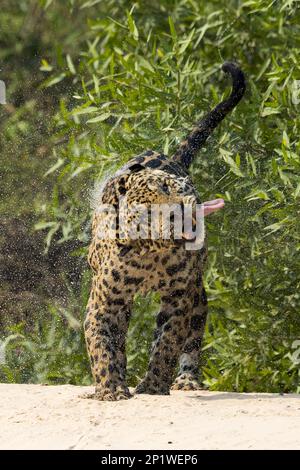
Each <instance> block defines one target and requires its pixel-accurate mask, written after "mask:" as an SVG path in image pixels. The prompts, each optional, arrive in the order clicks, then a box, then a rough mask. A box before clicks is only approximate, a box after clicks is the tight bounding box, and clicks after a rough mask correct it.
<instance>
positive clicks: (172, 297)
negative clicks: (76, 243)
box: [84, 63, 245, 400]
mask: <svg viewBox="0 0 300 470" xmlns="http://www.w3.org/2000/svg"><path fill="white" fill-rule="evenodd" d="M223 69H224V70H225V71H227V72H229V73H230V74H231V76H232V78H233V90H232V93H231V96H230V98H229V99H228V100H226V101H224V102H223V103H220V105H218V106H217V107H216V108H215V109H214V110H212V111H211V113H209V115H208V116H206V117H205V118H204V120H202V121H201V122H200V123H199V124H198V125H197V126H196V128H195V129H194V130H193V131H192V133H191V134H190V136H189V137H188V138H187V139H186V140H185V141H184V142H183V144H181V146H180V147H179V149H178V151H177V152H176V153H175V155H174V156H173V158H172V159H168V158H167V156H165V155H163V154H160V153H157V152H154V151H152V150H147V151H146V152H144V153H143V154H141V155H139V156H137V157H135V158H134V159H132V160H130V161H129V162H128V163H127V164H126V165H124V166H123V167H122V168H121V169H120V170H119V171H117V172H116V173H115V174H114V175H113V176H112V177H110V178H109V179H108V180H107V181H106V182H105V184H104V185H103V187H102V188H101V191H100V192H98V193H97V195H96V197H95V201H94V204H95V207H96V210H95V213H94V218H93V230H92V232H93V233H92V242H91V245H90V249H89V264H90V266H91V268H92V270H93V280H92V288H91V294H90V298H89V302H88V306H87V316H86V321H85V325H84V328H85V335H86V343H87V349H88V353H89V357H90V362H91V367H92V372H93V376H94V380H95V383H96V390H95V398H97V399H99V400H120V399H126V398H129V397H130V392H129V390H128V387H127V385H126V354H125V341H126V333H127V329H128V324H129V321H130V316H131V310H132V304H133V298H134V296H135V294H136V293H137V292H140V293H142V294H146V293H147V292H149V291H159V292H160V295H161V308H160V312H159V313H158V315H157V318H156V329H155V331H154V339H153V343H152V348H151V354H150V361H149V367H148V371H147V373H146V375H145V377H144V378H143V380H142V381H141V383H140V384H139V385H138V386H137V388H136V393H149V394H169V391H170V388H171V387H172V388H173V389H181V390H194V389H197V388H199V383H198V363H199V355H200V348H201V340H202V336H203V332H204V327H205V322H206V317H207V296H206V293H205V289H204V285H203V277H202V274H203V266H204V260H205V257H206V248H205V246H204V247H203V248H202V249H201V250H197V251H193V250H192V251H189V250H187V249H186V244H185V243H183V242H184V240H175V239H173V238H172V237H171V239H170V240H163V239H158V240H151V239H142V240H141V239H140V240H131V239H121V237H120V236H119V237H117V238H116V239H115V240H102V239H99V238H98V236H97V228H98V227H99V224H100V223H101V220H102V219H101V218H103V214H101V213H99V212H98V211H97V207H98V206H100V205H101V204H112V205H113V206H115V207H117V206H118V201H119V198H120V197H121V196H125V195H126V198H127V201H128V204H129V205H131V204H138V203H143V204H145V205H146V206H150V205H151V204H162V203H174V202H176V203H179V204H180V203H182V204H186V203H192V204H195V203H200V198H199V195H198V193H197V191H196V189H195V187H194V186H193V183H192V180H191V178H190V177H189V175H188V173H187V170H188V166H189V165H190V163H191V161H192V158H193V156H194V155H195V153H196V151H197V150H199V148H200V147H201V146H202V145H203V143H204V141H205V140H206V139H207V137H208V135H209V133H210V132H211V131H212V130H213V128H214V127H216V125H217V124H218V122H220V121H221V120H222V119H223V118H224V117H225V115H226V114H227V113H228V112H229V111H231V110H232V109H233V107H234V106H236V104H237V102H238V101H239V100H240V99H241V97H242V95H243V93H244V89H245V84H244V77H243V74H242V72H241V71H240V69H239V68H238V67H237V66H235V65H234V64H228V63H226V64H224V66H223ZM178 364H179V369H178V375H177V377H176V378H175V381H174V371H175V370H176V366H177V365H178ZM172 383H173V385H172Z"/></svg>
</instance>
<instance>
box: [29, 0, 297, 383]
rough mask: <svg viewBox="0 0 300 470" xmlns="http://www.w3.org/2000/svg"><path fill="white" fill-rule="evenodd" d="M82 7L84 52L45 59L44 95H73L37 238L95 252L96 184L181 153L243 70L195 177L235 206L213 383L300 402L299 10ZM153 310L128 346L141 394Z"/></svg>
mask: <svg viewBox="0 0 300 470" xmlns="http://www.w3.org/2000/svg"><path fill="white" fill-rule="evenodd" d="M47 3H48V5H47V6H48V8H47V11H48V12H49V11H51V9H53V11H55V8H57V6H56V2H47ZM72 8H73V10H74V9H76V8H77V9H78V11H81V12H85V15H86V18H88V20H87V23H82V24H81V25H80V30H81V32H82V34H83V35H84V37H85V38H87V42H86V44H85V45H82V44H81V43H80V47H78V48H77V49H75V48H74V49H73V50H72V52H70V50H68V47H65V44H63V46H62V49H61V50H60V54H59V60H57V61H54V60H52V61H49V60H48V61H47V60H46V58H45V57H40V59H41V62H40V63H41V71H42V72H43V73H44V74H45V81H44V87H45V88H44V89H45V90H48V91H49V92H51V90H53V93H54V91H55V90H57V87H59V89H64V87H66V90H67V91H68V93H64V94H61V95H60V96H59V107H57V112H56V114H55V119H54V125H55V134H54V136H52V138H51V139H52V142H54V144H55V145H54V147H55V151H54V152H53V155H52V158H51V162H50V160H49V165H48V168H47V175H48V176H47V178H49V180H50V181H52V182H53V196H52V199H51V200H50V199H48V201H46V203H44V204H43V205H42V206H40V222H39V225H37V227H36V228H37V229H41V228H42V229H44V230H48V235H47V239H46V243H47V246H48V247H49V246H50V245H51V243H54V239H53V237H54V235H55V239H56V240H58V241H59V243H64V242H66V241H70V240H75V239H79V240H81V241H82V242H83V243H85V244H87V241H88V238H89V220H90V215H91V214H90V209H89V190H90V189H91V188H92V185H93V181H94V180H95V179H97V178H102V177H103V176H104V175H105V174H106V173H107V172H112V171H114V170H115V169H116V168H117V167H119V166H120V165H121V164H122V163H124V162H125V161H126V160H127V159H129V158H130V157H131V156H133V155H135V154H137V153H139V152H141V151H143V150H145V149H147V148H153V149H157V150H161V151H163V152H165V153H168V154H169V155H171V154H172V152H173V151H174V149H175V148H176V145H177V144H178V143H179V141H180V140H181V138H182V137H183V136H184V135H185V134H186V133H187V131H188V130H190V129H191V127H192V126H193V124H194V122H195V121H196V120H197V119H199V118H200V117H201V116H202V115H203V113H204V112H206V111H207V110H208V109H210V108H211V107H213V106H214V105H215V104H216V103H217V102H219V101H220V100H221V99H222V97H224V96H225V95H226V94H227V93H228V91H229V90H228V86H227V85H228V82H227V80H226V78H224V77H223V76H222V74H221V72H220V70H219V67H220V64H221V63H222V62H223V61H224V60H232V59H234V60H237V61H238V62H239V63H240V65H241V66H242V68H243V70H244V71H245V73H246V75H247V81H248V91H247V94H246V96H245V98H244V99H243V102H242V103H241V104H240V105H239V106H238V108H237V109H236V110H235V111H234V113H232V114H231V115H230V116H229V117H228V118H227V119H226V121H225V122H224V123H223V124H222V125H221V126H220V127H219V128H218V129H217V130H216V131H215V132H214V135H213V136H212V138H210V140H209V142H208V144H207V147H206V149H204V150H203V151H202V152H201V154H200V155H199V157H198V159H197V161H196V162H195V163H194V166H193V169H192V174H193V177H194V180H195V182H196V185H197V187H198V188H199V191H200V193H201V195H202V197H203V200H205V199H208V198H214V197H223V198H224V199H225V201H226V207H225V209H224V210H223V211H222V213H220V214H217V215H214V216H211V218H209V219H208V220H207V223H206V226H207V232H208V239H209V250H210V255H209V266H208V270H207V274H206V285H207V290H208V293H209V305H210V316H209V323H208V326H207V331H206V337H205V345H204V367H203V380H204V383H205V384H206V385H207V386H208V387H210V388H211V389H214V390H237V391H274V392H275V391H277V392H278V391H298V392H299V376H300V364H299V344H298V341H299V337H300V316H299V307H300V305H299V304H300V302H299V279H300V276H299V272H300V269H299V268H300V266H299V264H300V258H299V249H300V243H299V233H300V230H299V229H300V222H299V196H300V186H299V167H300V159H299V148H300V141H299V137H298V135H299V127H300V118H299V106H300V105H299V104H297V103H296V102H295V83H296V82H295V80H299V79H300V65H299V64H300V52H299V47H298V43H299V36H300V26H299V24H300V10H299V7H298V5H297V3H296V2H279V1H275V2H274V1H273V2H272V1H270V2H267V1H264V0H253V1H252V0H251V1H247V2H241V1H237V0H230V1H228V2H226V4H225V3H222V2H220V0H212V1H210V2H197V1H194V0H162V1H158V0H154V1H153V2H151V4H147V8H145V3H144V2H143V1H137V2H136V3H134V4H133V3H132V2H129V1H126V0H122V1H116V0H108V1H107V2H105V3H104V2H94V1H93V2H84V1H77V2H76V1H75V0H74V1H73V2H72ZM76 41H78V44H79V39H76ZM42 59H44V60H42ZM296 91H297V90H296ZM140 302H142V300H140ZM143 302H146V303H144V304H140V305H142V307H140V309H139V310H138V311H139V315H138V316H136V317H134V320H133V323H132V325H133V326H132V330H131V333H130V336H129V342H128V352H129V377H130V381H131V383H135V382H136V380H137V378H138V377H140V376H141V375H142V372H143V370H144V368H145V364H146V358H147V353H146V350H147V347H146V345H149V343H150V334H151V333H150V330H151V329H152V325H153V321H152V320H151V321H150V318H152V317H153V315H152V308H153V309H155V307H153V304H152V303H151V302H150V301H149V302H150V304H149V305H148V304H147V302H148V301H147V300H145V301H143ZM150 305H151V308H150ZM150 324H151V325H150ZM150 326H151V328H150ZM134 332H135V333H134ZM59 334H60V333H59ZM62 334H63V335H64V334H65V332H63V333H62ZM77 334H79V332H78V333H77ZM80 334H81V333H80ZM134 334H135V335H136V336H134ZM141 335H142V337H143V339H142V346H138V345H137V344H136V338H137V336H141Z"/></svg>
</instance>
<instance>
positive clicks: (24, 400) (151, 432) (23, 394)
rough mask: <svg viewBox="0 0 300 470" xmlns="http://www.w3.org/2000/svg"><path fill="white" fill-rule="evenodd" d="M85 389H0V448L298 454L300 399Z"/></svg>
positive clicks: (23, 387)
mask: <svg viewBox="0 0 300 470" xmlns="http://www.w3.org/2000/svg"><path fill="white" fill-rule="evenodd" d="M91 390H92V388H91V387H76V386H72V385H63V386H43V385H18V384H13V385H7V384H0V404H1V405H0V448H1V449H181V450H182V449H186V450H188V449H300V395H285V396H279V395H275V394H274V395H272V394H239V393H222V392H207V391H202V390H201V391H197V392H173V393H172V394H171V396H150V395H139V396H135V397H134V398H132V399H131V400H128V401H121V402H97V401H95V400H91V399H83V398H81V397H80V396H81V395H82V394H83V393H85V392H87V391H88V392H89V391H91Z"/></svg>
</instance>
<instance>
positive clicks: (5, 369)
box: [0, 281, 91, 385]
mask: <svg viewBox="0 0 300 470" xmlns="http://www.w3.org/2000/svg"><path fill="white" fill-rule="evenodd" d="M83 285H84V288H83V290H82V293H81V298H80V299H79V300H80V301H81V302H78V299H77V298H75V296H74V293H73V292H72V291H70V299H69V308H68V309H67V308H63V307H61V306H60V307H54V306H50V307H49V310H50V319H49V318H46V319H45V318H43V319H40V320H39V321H37V323H36V325H35V328H34V329H33V331H32V332H30V333H28V332H27V333H25V332H24V324H19V325H16V326H14V327H11V333H10V335H8V336H7V337H6V338H5V339H4V340H2V342H1V343H0V350H1V354H2V357H3V358H5V361H1V363H0V381H1V382H17V383H44V384H63V383H70V384H82V385H88V384H90V383H91V374H90V365H89V361H88V357H87V353H86V347H85V341H84V334H83V328H82V324H83V312H84V307H85V304H86V302H87V295H88V290H87V281H86V282H85V283H83Z"/></svg>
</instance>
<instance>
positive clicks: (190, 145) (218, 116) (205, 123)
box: [172, 62, 246, 168]
mask: <svg viewBox="0 0 300 470" xmlns="http://www.w3.org/2000/svg"><path fill="white" fill-rule="evenodd" d="M222 70H223V71H224V72H225V73H229V74H230V75H231V78H232V91H231V95H230V96H229V98H228V99H227V100H225V101H222V102H221V103H220V104H218V105H217V106H216V107H215V108H214V109H213V110H212V111H210V112H209V113H208V114H207V115H206V116H204V118H203V119H201V121H199V123H198V124H197V125H196V127H195V128H194V129H193V130H192V132H191V133H190V134H189V135H188V136H187V138H186V139H185V140H184V141H183V142H182V143H181V144H180V146H179V147H178V149H177V150H176V152H175V154H174V155H173V157H172V159H173V160H175V161H176V162H178V163H180V164H181V165H183V166H184V167H185V168H188V167H189V166H190V164H191V163H192V160H193V158H194V156H195V155H196V153H197V152H198V150H200V149H201V147H202V146H203V144H204V143H205V141H206V139H207V138H208V137H209V135H210V134H211V133H212V131H213V130H214V129H215V128H216V127H217V125H218V124H219V123H220V122H221V121H222V120H223V119H224V118H225V116H226V114H228V113H229V112H230V111H232V110H233V108H235V106H236V105H237V104H238V102H239V101H240V100H241V98H242V97H243V95H244V93H245V89H246V83H245V76H244V73H243V72H242V70H241V69H240V68H239V67H238V66H237V65H236V64H234V63H232V62H225V63H224V64H223V65H222Z"/></svg>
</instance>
